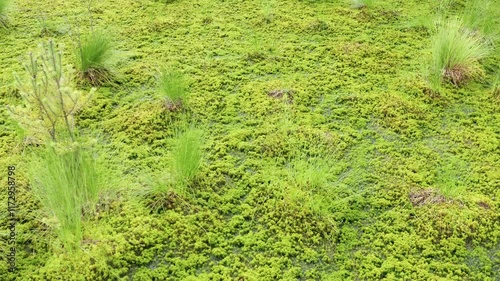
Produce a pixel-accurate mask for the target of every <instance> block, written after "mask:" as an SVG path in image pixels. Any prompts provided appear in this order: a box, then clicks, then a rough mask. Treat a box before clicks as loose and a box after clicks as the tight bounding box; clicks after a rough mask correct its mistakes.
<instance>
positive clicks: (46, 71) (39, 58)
mask: <svg viewBox="0 0 500 281" xmlns="http://www.w3.org/2000/svg"><path fill="white" fill-rule="evenodd" d="M25 70H26V74H27V79H22V78H20V77H16V78H17V82H18V87H19V89H20V92H21V96H22V97H23V100H24V104H23V105H20V106H17V107H8V108H9V110H10V113H11V116H12V117H13V118H14V119H15V120H16V121H17V122H18V124H19V126H20V127H21V128H23V129H24V130H26V132H27V135H29V136H31V137H32V138H34V139H35V140H37V142H44V141H46V140H47V139H50V140H51V141H59V140H61V139H65V138H70V139H71V141H74V140H75V123H74V115H75V113H76V112H77V111H78V110H80V109H81V108H82V107H83V105H84V104H85V103H86V101H87V100H88V98H87V97H85V96H84V95H83V94H82V93H81V92H80V91H77V90H75V89H74V88H73V83H72V81H71V78H72V68H71V67H67V68H64V67H63V63H62V52H61V51H58V50H56V44H55V43H54V41H49V42H48V43H47V44H42V45H41V51H40V52H39V53H37V54H33V53H30V61H29V62H28V63H27V64H25ZM92 92H93V89H92V90H91V92H90V94H89V95H88V97H90V96H91V94H92Z"/></svg>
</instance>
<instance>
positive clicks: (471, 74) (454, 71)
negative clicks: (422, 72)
mask: <svg viewBox="0 0 500 281" xmlns="http://www.w3.org/2000/svg"><path fill="white" fill-rule="evenodd" d="M431 50H432V59H431V62H430V66H429V68H428V70H427V71H428V73H427V78H428V80H429V84H430V87H431V90H433V91H434V92H439V89H440V87H441V84H442V82H443V81H450V82H451V83H453V84H455V85H461V84H463V83H465V82H467V81H468V80H470V79H474V78H477V77H480V76H481V75H482V74H483V70H482V68H481V65H480V64H479V60H481V59H482V58H484V57H486V56H487V55H488V53H489V51H490V49H489V46H488V44H487V42H486V41H484V39H483V38H482V37H480V36H478V35H477V34H474V33H473V32H471V31H470V30H468V29H465V28H463V25H462V23H461V21H460V20H458V19H451V20H449V21H448V22H446V23H445V24H444V25H443V26H441V27H440V28H439V30H438V32H437V34H436V35H435V36H434V38H433V39H432V47H431Z"/></svg>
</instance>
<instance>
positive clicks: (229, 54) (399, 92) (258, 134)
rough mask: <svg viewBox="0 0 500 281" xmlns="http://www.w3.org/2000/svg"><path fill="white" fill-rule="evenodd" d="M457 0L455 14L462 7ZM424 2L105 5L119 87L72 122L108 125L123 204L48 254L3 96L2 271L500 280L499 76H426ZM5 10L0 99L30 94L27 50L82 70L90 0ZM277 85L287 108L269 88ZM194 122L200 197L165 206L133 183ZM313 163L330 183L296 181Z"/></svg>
mask: <svg viewBox="0 0 500 281" xmlns="http://www.w3.org/2000/svg"><path fill="white" fill-rule="evenodd" d="M452 2H454V3H455V2H456V3H457V4H453V5H452V9H451V10H448V11H447V12H446V13H452V12H453V11H454V10H453V9H455V10H456V9H459V8H460V7H461V5H462V4H460V3H461V2H462V1H452ZM422 9H425V10H427V11H428V12H429V14H432V13H434V11H435V10H437V7H436V4H435V3H434V1H424V2H422V1H404V2H401V1H387V2H384V3H377V4H376V5H374V6H373V7H371V8H369V9H368V8H367V9H362V10H355V9H351V8H350V7H349V4H348V3H347V2H346V3H344V2H342V1H340V2H338V3H330V2H328V1H277V2H273V3H272V4H270V5H268V6H263V4H262V3H261V2H260V1H237V0H231V1H204V0H200V1H168V3H166V1H129V0H124V1H101V2H95V3H94V2H93V6H92V8H91V11H92V20H93V24H94V25H95V27H100V28H107V29H108V30H110V32H111V33H112V34H114V38H113V39H114V42H116V46H115V47H116V50H118V62H117V64H116V72H117V74H118V75H117V81H115V82H117V83H115V84H111V85H107V86H108V87H107V88H101V89H98V91H97V92H96V94H95V96H94V97H93V99H92V101H91V102H90V103H89V104H88V105H87V106H86V108H85V109H84V110H82V111H81V112H80V113H79V115H78V118H77V124H78V126H79V128H80V129H81V131H82V132H84V133H85V134H90V135H92V134H95V133H98V134H99V136H100V139H99V142H98V143H99V145H101V146H102V150H101V151H100V152H99V154H103V155H105V156H106V157H105V158H108V159H109V162H110V166H112V167H119V170H120V171H121V172H122V178H123V180H122V181H120V186H117V188H120V189H121V190H122V192H123V196H120V197H118V198H116V199H113V200H111V201H110V202H106V203H102V204H103V205H105V206H106V208H105V210H104V211H102V212H100V213H99V214H98V215H96V216H95V217H94V218H92V219H91V220H90V221H89V222H87V223H86V228H85V233H84V236H85V239H84V242H83V243H82V247H83V248H84V249H85V251H82V252H80V253H77V254H75V255H74V256H68V255H67V254H64V252H61V251H60V250H57V248H54V247H52V244H51V241H53V240H51V239H52V236H51V232H50V231H47V229H46V225H45V224H44V223H43V221H41V217H40V216H39V217H37V216H35V215H33V213H34V212H35V211H37V210H38V209H39V202H36V201H35V200H34V199H33V197H32V195H31V193H30V189H29V184H28V183H27V182H26V179H25V178H24V176H23V172H22V171H23V169H24V166H23V165H24V164H25V163H24V162H23V143H22V140H21V139H20V138H19V136H18V135H17V134H16V131H15V126H14V123H13V121H12V120H10V119H9V117H8V115H7V112H6V111H5V108H4V107H1V108H0V168H2V169H3V170H5V169H4V167H6V166H7V165H12V164H15V165H17V166H18V169H19V170H20V174H19V176H18V182H19V193H18V204H19V205H21V206H22V211H20V212H19V213H18V216H19V219H20V220H19V222H18V263H17V266H18V271H17V272H16V273H15V274H10V273H7V271H6V269H7V268H6V263H5V262H4V258H5V257H3V256H2V257H0V279H1V280H14V278H16V277H17V279H18V280H131V279H133V280H360V279H362V280H380V279H383V280H429V279H432V280H497V279H499V278H500V276H499V273H498V272H500V248H499V243H500V217H499V215H498V214H499V208H500V201H499V200H500V189H499V188H498V186H499V184H500V168H499V167H500V165H499V163H500V153H499V145H500V143H499V141H498V140H499V139H500V131H499V129H498V128H500V118H499V115H498V112H499V105H500V104H499V103H498V102H497V101H495V97H494V96H493V95H492V94H491V87H490V84H491V81H490V80H491V79H494V78H495V75H496V74H495V69H496V68H495V65H498V56H496V57H495V56H493V57H491V58H488V59H487V60H485V61H484V64H485V69H486V76H485V81H484V82H482V81H480V82H476V83H471V84H469V85H467V86H465V87H464V88H461V89H459V88H456V87H454V86H450V85H447V86H445V87H444V90H443V92H442V93H441V94H440V95H429V94H428V92H427V91H426V86H425V80H424V78H423V77H422V75H421V70H422V66H423V62H424V59H426V58H428V56H429V54H430V53H429V46H430V33H431V32H432V31H431V30H429V29H426V28H425V27H422V28H414V27H411V26H410V27H408V26H409V25H408V24H407V23H408V21H410V20H411V19H413V18H415V17H417V16H419V14H420V13H421V11H422ZM417 12H418V14H417ZM40 14H43V15H45V18H46V20H47V25H46V26H45V27H44V26H43V25H41V24H40V23H39V21H37V15H40ZM9 19H10V23H11V24H10V26H9V28H8V29H0V38H1V39H0V45H1V46H2V52H1V53H0V64H1V65H3V66H8V69H7V71H2V72H1V73H0V83H1V85H0V104H2V105H3V104H12V103H19V102H20V97H19V96H18V94H16V91H15V85H14V84H13V81H14V79H13V76H12V72H18V73H19V72H22V64H21V63H20V58H22V57H24V58H25V57H26V54H27V53H28V52H29V51H30V50H34V49H35V48H36V45H37V44H38V43H39V42H41V41H42V40H46V39H48V37H55V40H57V42H59V43H61V44H62V45H64V47H65V61H66V62H67V63H69V64H74V62H75V58H74V57H73V56H72V55H71V54H72V48H73V44H72V41H71V38H70V36H69V35H70V33H69V32H68V31H69V30H72V31H73V30H75V28H79V30H80V31H81V32H87V31H89V30H90V26H89V25H90V20H89V15H88V10H87V7H86V6H85V5H83V4H82V3H81V2H79V1H63V2H50V3H49V2H44V3H39V4H38V6H36V5H35V6H33V5H32V3H31V2H30V3H28V2H27V1H24V0H20V1H17V2H16V6H15V7H14V9H12V11H11V12H10V14H9ZM69 26H71V29H69V28H68V27H69ZM165 66H167V67H171V68H175V69H177V70H179V71H180V72H182V73H185V74H186V75H187V76H188V77H190V87H189V89H190V98H189V99H188V101H187V103H186V105H185V107H186V111H183V112H169V111H168V110H165V109H164V108H163V106H162V103H161V101H160V100H156V99H155V98H154V93H153V91H154V90H153V86H154V85H153V84H154V75H155V74H156V73H157V70H158V69H161V68H162V67H165ZM488 81H490V82H488ZM280 90H283V91H285V90H289V92H288V93H293V94H292V95H291V96H292V99H291V100H289V99H284V98H283V99H276V98H273V97H272V96H270V95H269V93H270V92H273V91H280ZM186 121H187V122H193V123H196V124H197V125H199V126H201V127H203V128H204V129H205V130H206V131H207V132H208V134H207V139H206V142H205V143H204V147H203V149H204V154H205V160H206V161H205V162H204V163H203V165H202V167H201V169H200V172H199V174H198V175H197V176H196V178H195V181H194V183H193V185H192V186H191V190H190V193H189V195H188V196H186V197H185V198H184V197H183V198H180V199H179V200H181V201H180V202H178V201H176V202H175V204H171V205H169V206H168V208H165V209H164V210H162V211H161V212H152V211H151V208H150V207H149V206H148V203H147V200H141V199H142V198H141V196H139V195H138V194H142V190H143V189H146V188H147V186H145V184H144V182H145V181H144V179H147V178H148V177H155V176H156V175H162V174H163V172H165V169H166V168H165V167H166V166H167V165H168V163H169V157H170V155H171V149H172V146H171V142H170V139H171V138H172V137H173V136H174V135H175V131H176V130H177V129H178V128H182V126H183V124H184V123H185V122H186ZM300 157H304V159H313V158H314V157H323V158H325V159H327V161H328V164H329V166H330V171H329V173H328V176H326V177H325V180H324V181H323V183H322V188H312V187H310V186H308V185H307V184H304V183H303V182H304V181H295V180H293V177H290V174H293V173H290V167H294V166H293V163H294V162H293V161H296V159H300ZM450 159H455V160H456V161H459V162H460V163H462V164H463V165H462V164H461V166H460V167H462V168H461V169H457V170H456V171H455V173H454V174H453V176H452V177H451V178H457V179H460V184H462V185H464V186H465V193H464V194H463V195H462V196H461V197H460V198H455V200H449V201H439V200H437V201H436V203H435V204H417V205H414V204H413V203H412V200H411V194H412V192H417V191H425V190H439V186H440V185H442V184H443V183H446V180H444V181H443V180H442V179H440V176H442V173H440V171H441V170H442V167H446V165H447V163H449V162H450V161H451V160H450ZM1 178H2V179H3V178H4V177H3V176H2V177H1ZM0 198H1V199H2V200H1V201H2V202H5V201H6V193H1V195H0ZM438 201H439V202H438ZM307 202H316V203H317V204H313V206H314V208H312V207H311V205H308V204H307ZM4 205H6V204H4ZM47 218H48V217H47ZM47 218H45V219H47ZM0 223H2V225H7V217H5V216H4V217H1V219H0ZM1 233H2V235H4V234H5V229H4V228H2V232H1ZM42 234H43V235H42ZM1 241H5V240H1ZM1 243H2V244H1V245H0V246H1V247H6V244H5V243H4V242H1Z"/></svg>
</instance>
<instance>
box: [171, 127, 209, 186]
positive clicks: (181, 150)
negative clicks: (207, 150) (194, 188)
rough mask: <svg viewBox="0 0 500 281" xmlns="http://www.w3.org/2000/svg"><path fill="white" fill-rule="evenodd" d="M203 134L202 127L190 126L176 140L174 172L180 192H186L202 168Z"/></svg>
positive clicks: (173, 158)
mask: <svg viewBox="0 0 500 281" xmlns="http://www.w3.org/2000/svg"><path fill="white" fill-rule="evenodd" d="M202 136H203V131H201V130H200V129H197V128H188V129H187V130H185V131H184V132H182V133H179V134H178V136H177V138H176V139H175V140H174V146H173V147H174V149H173V157H172V174H173V176H174V179H175V184H176V186H177V188H176V191H177V192H178V193H180V194H185V193H186V191H187V187H188V186H189V185H190V184H191V183H192V181H193V179H194V177H195V176H196V173H197V172H198V170H199V168H200V164H201V157H202V151H201V144H202Z"/></svg>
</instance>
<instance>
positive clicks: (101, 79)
mask: <svg viewBox="0 0 500 281" xmlns="http://www.w3.org/2000/svg"><path fill="white" fill-rule="evenodd" d="M111 43H112V42H111V38H110V36H109V34H107V33H105V32H103V31H95V32H93V33H92V34H90V35H88V36H87V37H85V38H84V39H83V40H82V41H81V42H79V46H78V49H77V58H78V70H79V71H80V75H81V77H82V78H83V79H84V80H86V81H88V82H89V83H90V84H92V85H94V86H99V85H102V84H103V83H105V82H107V81H109V80H110V79H111V70H110V59H111V56H112V44H111Z"/></svg>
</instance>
